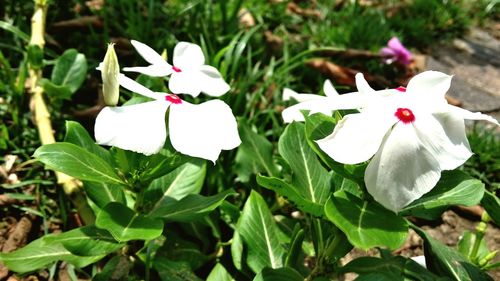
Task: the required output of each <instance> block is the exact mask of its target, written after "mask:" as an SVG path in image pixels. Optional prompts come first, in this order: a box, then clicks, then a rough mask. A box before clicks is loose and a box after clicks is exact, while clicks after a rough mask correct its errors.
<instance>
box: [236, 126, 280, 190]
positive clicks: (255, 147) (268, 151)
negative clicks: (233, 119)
mask: <svg viewBox="0 0 500 281" xmlns="http://www.w3.org/2000/svg"><path fill="white" fill-rule="evenodd" d="M238 126H239V133H240V138H241V141H242V142H241V144H240V146H239V147H238V152H237V153H236V167H235V169H236V172H237V173H238V179H239V180H240V181H242V182H248V181H249V179H250V176H251V175H255V174H258V173H265V174H267V175H269V176H278V173H279V172H278V169H277V168H276V165H275V164H274V162H273V157H272V156H273V145H272V144H271V142H270V141H268V140H267V139H266V138H265V137H263V136H261V135H259V134H257V133H256V132H254V131H253V130H252V128H251V127H250V125H248V124H247V123H245V122H244V121H243V120H240V122H238Z"/></svg>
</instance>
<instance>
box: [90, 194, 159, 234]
mask: <svg viewBox="0 0 500 281" xmlns="http://www.w3.org/2000/svg"><path fill="white" fill-rule="evenodd" d="M95 224H96V226H97V227H99V228H102V229H106V230H107V231H109V232H110V233H111V235H113V237H114V238H115V239H116V240H118V241H120V242H126V241H130V240H151V239H154V238H156V237H158V236H160V235H161V233H162V231H163V222H162V221H161V220H160V219H155V218H151V217H148V216H144V215H141V214H138V213H135V212H134V211H133V210H132V209H129V208H128V207H127V206H125V205H123V204H120V203H117V202H112V203H109V204H108V205H106V207H104V209H102V210H101V212H100V213H99V214H98V215H97V218H96V221H95Z"/></svg>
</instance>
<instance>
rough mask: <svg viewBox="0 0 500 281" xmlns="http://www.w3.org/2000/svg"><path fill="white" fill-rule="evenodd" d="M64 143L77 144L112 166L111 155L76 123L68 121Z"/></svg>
mask: <svg viewBox="0 0 500 281" xmlns="http://www.w3.org/2000/svg"><path fill="white" fill-rule="evenodd" d="M64 141H65V142H69V143H72V144H76V145H78V146H80V147H82V148H84V149H86V150H88V151H89V152H92V153H94V154H95V155H97V156H99V157H101V158H102V159H104V160H106V162H108V164H112V163H113V160H112V159H111V154H110V153H109V151H107V150H106V149H104V148H103V147H101V146H99V145H97V144H96V143H95V141H94V139H93V138H92V137H91V136H90V135H89V133H88V132H87V130H86V129H85V128H84V127H83V126H82V125H80V123H78V122H75V121H66V135H65V136H64Z"/></svg>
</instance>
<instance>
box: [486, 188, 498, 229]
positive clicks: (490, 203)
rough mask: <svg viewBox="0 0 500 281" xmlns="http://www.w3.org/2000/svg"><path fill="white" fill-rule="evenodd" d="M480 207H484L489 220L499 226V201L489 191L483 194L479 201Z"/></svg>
mask: <svg viewBox="0 0 500 281" xmlns="http://www.w3.org/2000/svg"><path fill="white" fill-rule="evenodd" d="M481 205H482V206H483V207H484V209H485V210H486V212H487V213H488V215H489V216H490V218H491V219H492V220H493V221H494V222H495V223H496V224H497V225H498V226H500V199H498V197H497V196H496V195H495V194H494V193H491V192H489V191H485V192H484V197H483V199H482V200H481Z"/></svg>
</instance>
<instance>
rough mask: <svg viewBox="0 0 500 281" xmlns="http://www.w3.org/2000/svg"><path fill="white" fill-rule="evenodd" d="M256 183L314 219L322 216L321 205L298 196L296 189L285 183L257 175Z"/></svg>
mask: <svg viewBox="0 0 500 281" xmlns="http://www.w3.org/2000/svg"><path fill="white" fill-rule="evenodd" d="M257 183H258V184H259V185H260V186H262V187H265V188H267V189H270V190H272V191H274V192H276V193H277V194H279V195H281V196H283V197H285V198H286V199H287V200H289V201H290V202H292V203H293V204H295V206H297V208H299V209H300V210H302V211H303V212H306V213H308V214H311V215H313V216H316V217H321V216H323V205H321V204H319V203H314V202H312V201H310V200H307V199H306V198H305V197H304V196H302V195H301V194H299V192H298V191H297V188H295V187H294V186H292V185H290V184H288V183H286V182H285V181H283V180H281V179H278V178H272V177H264V176H261V175H257Z"/></svg>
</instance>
